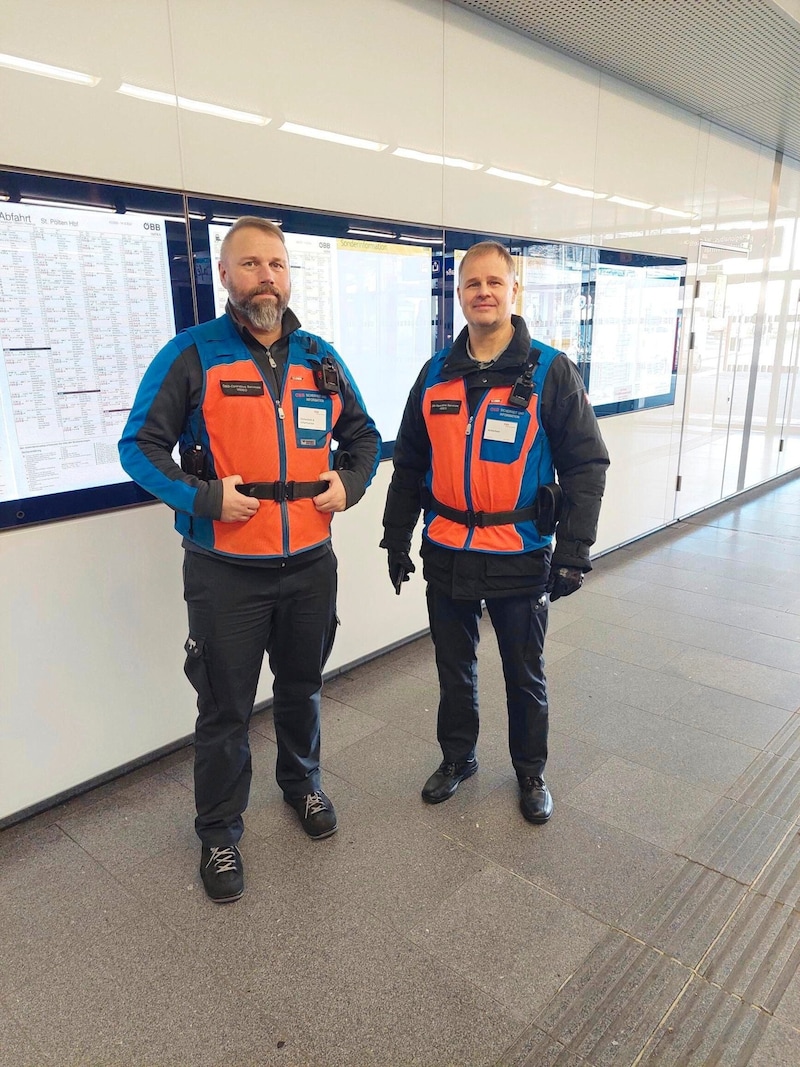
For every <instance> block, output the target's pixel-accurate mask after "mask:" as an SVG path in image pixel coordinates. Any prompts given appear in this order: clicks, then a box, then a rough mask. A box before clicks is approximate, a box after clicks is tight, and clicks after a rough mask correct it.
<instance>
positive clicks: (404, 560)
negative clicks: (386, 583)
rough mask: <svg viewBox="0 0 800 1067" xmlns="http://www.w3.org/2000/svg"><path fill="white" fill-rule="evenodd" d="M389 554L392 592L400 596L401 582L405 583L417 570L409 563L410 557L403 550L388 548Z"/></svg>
mask: <svg viewBox="0 0 800 1067" xmlns="http://www.w3.org/2000/svg"><path fill="white" fill-rule="evenodd" d="M388 552H389V578H390V579H391V582H392V585H393V586H394V591H395V593H397V595H398V596H400V587H401V586H402V584H403V582H407V581H408V578H409V575H411V574H413V573H414V571H415V570H416V569H417V568H416V567H415V566H414V564H413V563H412V562H411V556H409V554H408V552H406V551H405V549H399V548H390V549H388Z"/></svg>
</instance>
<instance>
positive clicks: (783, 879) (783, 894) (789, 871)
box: [753, 830, 800, 911]
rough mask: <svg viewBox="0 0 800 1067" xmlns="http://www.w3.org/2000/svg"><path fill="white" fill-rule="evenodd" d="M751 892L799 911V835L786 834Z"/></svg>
mask: <svg viewBox="0 0 800 1067" xmlns="http://www.w3.org/2000/svg"><path fill="white" fill-rule="evenodd" d="M753 892H755V893H763V894H764V896H767V897H771V898H772V899H773V900H777V901H780V903H782V904H789V905H790V906H791V907H793V908H796V909H797V910H798V911H800V835H798V834H797V833H795V832H794V831H793V830H790V831H788V832H787V834H786V837H785V838H784V841H783V843H782V844H781V845H780V847H779V848H778V850H777V852H775V853H774V854H773V855H772V856H770V858H769V860H768V862H767V864H766V866H765V867H764V869H763V871H762V873H761V875H760V876H759V877H758V878H757V879H756V880H755V882H754V883H753Z"/></svg>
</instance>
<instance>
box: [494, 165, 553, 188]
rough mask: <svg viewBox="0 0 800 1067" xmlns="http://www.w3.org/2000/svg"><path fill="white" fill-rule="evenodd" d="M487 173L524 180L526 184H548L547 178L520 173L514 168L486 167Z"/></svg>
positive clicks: (510, 179) (496, 176)
mask: <svg viewBox="0 0 800 1067" xmlns="http://www.w3.org/2000/svg"><path fill="white" fill-rule="evenodd" d="M486 173H487V174H492V175H494V177H495V178H508V180H509V181H511V182H526V183H527V184H528V185H549V184H550V179H549V178H534V177H533V176H532V175H530V174H520V173H518V172H517V171H515V170H501V169H500V168H499V167H487V169H486Z"/></svg>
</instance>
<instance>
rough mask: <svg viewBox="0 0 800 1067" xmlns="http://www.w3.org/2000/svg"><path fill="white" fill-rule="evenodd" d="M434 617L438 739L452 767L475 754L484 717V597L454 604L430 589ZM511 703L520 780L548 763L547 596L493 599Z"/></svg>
mask: <svg viewBox="0 0 800 1067" xmlns="http://www.w3.org/2000/svg"><path fill="white" fill-rule="evenodd" d="M427 597H428V618H429V620H430V624H431V636H432V637H433V643H434V647H435V650H436V666H437V669H438V673H439V716H438V725H437V736H438V739H439V744H440V745H441V747H442V755H443V757H444V760H445V762H446V763H460V762H462V761H463V760H466V759H469V758H471V757H472V756H473V755H474V754H475V746H476V744H477V741H478V731H479V727H480V719H479V714H478V642H479V641H480V633H479V629H478V622H479V620H480V618H481V615H482V608H481V601H480V600H454V599H453V598H452V597H449V596H447V595H446V594H445V593H442V592H440V591H439V590H437V589H435V588H433V587H432V586H430V585H429V586H428V590H427ZM486 607H487V610H488V612H489V617H490V618H491V620H492V625H493V626H494V631H495V634H496V635H497V644H498V647H499V649H500V659H501V662H502V664H503V676H504V678H505V684H506V702H507V706H508V747H509V750H510V752H511V762H512V764H513V766H514V770H515V771H516V772H517V777H518V778H525V777H536V776H540V775H542V774H543V773H544V766H545V763H546V762H547V731H548V707H547V682H546V679H545V675H544V658H543V655H542V650H543V648H544V638H545V634H546V632H547V610H548V602H547V596H546V595H545V594H544V593H542V594H534V595H526V596H511V597H497V598H492V597H487V598H486Z"/></svg>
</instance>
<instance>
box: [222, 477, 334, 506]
mask: <svg viewBox="0 0 800 1067" xmlns="http://www.w3.org/2000/svg"><path fill="white" fill-rule="evenodd" d="M328 488H329V486H328V483H327V482H240V483H239V485H237V486H236V492H237V493H241V494H242V496H252V497H255V498H256V500H277V502H278V503H279V504H281V503H283V501H284V500H307V499H308V498H309V497H312V496H319V495H320V493H324V492H325V490H326V489H328Z"/></svg>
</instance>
